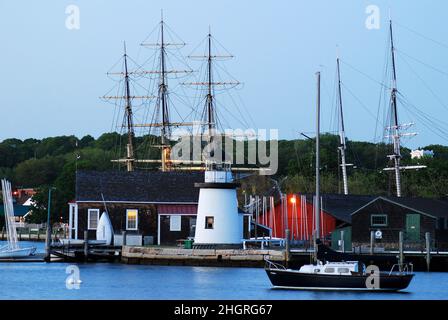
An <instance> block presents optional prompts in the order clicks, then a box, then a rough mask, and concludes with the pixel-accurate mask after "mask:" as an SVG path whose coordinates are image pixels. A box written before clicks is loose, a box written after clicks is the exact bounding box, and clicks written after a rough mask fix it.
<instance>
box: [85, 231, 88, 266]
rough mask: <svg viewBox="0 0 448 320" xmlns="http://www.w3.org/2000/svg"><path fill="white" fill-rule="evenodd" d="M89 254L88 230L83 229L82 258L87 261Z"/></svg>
mask: <svg viewBox="0 0 448 320" xmlns="http://www.w3.org/2000/svg"><path fill="white" fill-rule="evenodd" d="M88 256H89V232H88V231H84V260H85V261H87V258H88Z"/></svg>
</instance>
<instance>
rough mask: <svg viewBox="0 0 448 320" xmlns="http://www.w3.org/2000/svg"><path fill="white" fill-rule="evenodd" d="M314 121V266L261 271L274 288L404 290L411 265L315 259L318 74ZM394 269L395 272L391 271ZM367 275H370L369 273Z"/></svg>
mask: <svg viewBox="0 0 448 320" xmlns="http://www.w3.org/2000/svg"><path fill="white" fill-rule="evenodd" d="M316 75H317V117H316V202H315V229H314V237H313V239H314V263H313V264H307V265H304V266H302V267H301V268H300V269H299V270H295V269H288V268H286V267H285V266H283V265H280V264H278V263H274V262H272V261H269V260H266V267H265V271H266V273H267V275H268V277H269V280H270V281H271V283H272V285H273V286H274V287H277V288H292V289H308V290H378V291H398V290H403V289H406V288H407V287H408V286H409V284H410V282H411V280H412V278H413V277H414V273H413V270H412V265H406V264H403V265H398V264H396V265H394V266H393V267H392V269H391V270H390V272H380V271H379V270H376V271H377V272H374V273H372V272H371V271H372V270H373V271H375V269H374V268H372V267H368V268H366V266H365V265H364V264H363V263H362V262H359V261H342V262H328V261H320V260H319V258H318V248H319V246H318V244H319V243H320V241H319V236H320V227H319V226H320V221H319V220H320V211H321V210H320V201H319V200H318V199H320V158H319V156H320V145H319V144H320V141H319V135H320V72H318V73H317V74H316ZM396 267H398V271H394V269H395V268H396ZM369 271H370V272H369Z"/></svg>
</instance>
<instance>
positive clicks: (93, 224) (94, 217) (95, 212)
mask: <svg viewBox="0 0 448 320" xmlns="http://www.w3.org/2000/svg"><path fill="white" fill-rule="evenodd" d="M99 220H100V209H89V210H87V229H88V230H96V228H97V227H98V221H99Z"/></svg>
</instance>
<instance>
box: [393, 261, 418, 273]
mask: <svg viewBox="0 0 448 320" xmlns="http://www.w3.org/2000/svg"><path fill="white" fill-rule="evenodd" d="M395 269H398V270H397V271H396V272H399V273H402V274H411V273H413V272H414V265H413V264H412V263H405V264H402V265H401V268H400V264H399V263H396V264H394V265H393V266H392V268H391V269H390V272H389V275H391V274H392V273H393V272H394V270H395Z"/></svg>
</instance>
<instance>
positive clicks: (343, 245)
mask: <svg viewBox="0 0 448 320" xmlns="http://www.w3.org/2000/svg"><path fill="white" fill-rule="evenodd" d="M341 251H342V253H345V241H344V230H341Z"/></svg>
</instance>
